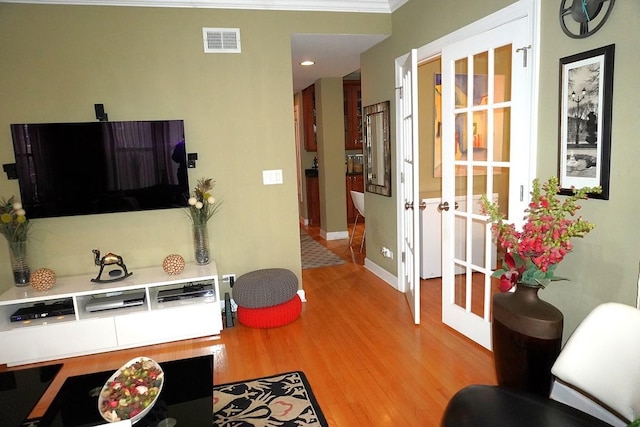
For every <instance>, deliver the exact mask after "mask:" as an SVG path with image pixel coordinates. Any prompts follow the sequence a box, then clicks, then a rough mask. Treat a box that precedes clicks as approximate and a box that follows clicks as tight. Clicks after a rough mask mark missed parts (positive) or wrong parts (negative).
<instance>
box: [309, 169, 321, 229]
mask: <svg viewBox="0 0 640 427" xmlns="http://www.w3.org/2000/svg"><path fill="white" fill-rule="evenodd" d="M306 178H307V219H308V220H309V225H313V226H316V227H317V226H319V225H320V183H319V181H318V175H317V173H316V174H315V176H314V175H307V176H306Z"/></svg>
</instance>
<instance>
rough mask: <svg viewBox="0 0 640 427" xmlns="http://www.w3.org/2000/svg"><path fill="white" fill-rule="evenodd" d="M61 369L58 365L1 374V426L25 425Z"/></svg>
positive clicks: (15, 426) (14, 426)
mask: <svg viewBox="0 0 640 427" xmlns="http://www.w3.org/2000/svg"><path fill="white" fill-rule="evenodd" d="M61 367H62V365H61V364H56V365H49V366H42V367H39V368H27V369H19V370H15V371H6V372H0V426H3V427H17V426H21V425H23V424H22V422H23V420H24V419H25V418H27V417H28V416H29V413H30V412H31V410H32V409H33V407H34V406H35V405H36V403H38V401H39V400H40V398H41V397H42V394H43V393H44V392H45V390H46V389H47V387H49V385H50V384H51V381H53V379H54V378H55V376H56V374H57V373H58V371H60V368H61Z"/></svg>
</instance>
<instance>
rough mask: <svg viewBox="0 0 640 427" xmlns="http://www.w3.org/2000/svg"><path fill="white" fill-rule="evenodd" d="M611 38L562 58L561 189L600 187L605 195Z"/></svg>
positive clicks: (605, 196) (599, 196)
mask: <svg viewBox="0 0 640 427" xmlns="http://www.w3.org/2000/svg"><path fill="white" fill-rule="evenodd" d="M614 54H615V45H614V44H611V45H608V46H603V47H600V48H597V49H592V50H589V51H586V52H582V53H578V54H575V55H571V56H567V57H565V58H561V59H560V113H559V116H560V126H559V132H560V134H559V138H558V140H559V150H558V157H559V159H558V179H559V182H560V187H561V190H560V194H566V195H570V194H573V189H574V188H575V189H580V188H584V187H601V188H602V192H601V193H589V197H591V198H597V199H603V200H609V178H610V168H611V116H612V103H613V64H614Z"/></svg>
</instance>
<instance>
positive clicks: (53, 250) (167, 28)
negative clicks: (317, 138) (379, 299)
mask: <svg viewBox="0 0 640 427" xmlns="http://www.w3.org/2000/svg"><path fill="white" fill-rule="evenodd" d="M390 24H391V18H390V16H389V15H384V14H355V13H318V12H274V11H253V10H221V9H203V8H147V7H145V8H136V7H101V6H58V5H25V4H11V3H0V52H2V53H1V57H2V60H1V61H0V76H1V77H0V163H3V164H4V163H12V162H14V155H13V148H12V142H11V133H10V130H9V124H11V123H28V122H56V121H93V120H95V115H94V111H93V104H95V103H102V104H104V105H105V108H106V111H107V112H108V114H109V118H110V120H114V121H115V120H138V119H169V118H171V119H173V118H180V119H184V120H185V134H186V140H187V145H188V150H189V151H190V152H197V153H198V155H199V160H198V163H197V168H196V169H190V170H189V179H190V182H191V184H192V185H191V186H192V187H193V186H194V185H195V182H196V180H197V179H198V178H199V177H202V176H208V177H212V178H213V179H214V180H216V182H217V185H216V191H215V193H216V196H217V197H219V198H220V199H223V200H224V204H223V206H222V208H221V209H220V211H219V213H218V214H217V215H216V216H215V217H214V218H213V219H212V220H211V222H210V228H209V231H210V241H211V244H212V248H213V257H214V258H215V259H216V261H217V264H218V271H219V273H220V274H226V273H236V274H238V275H239V274H243V273H245V272H248V271H251V270H254V269H258V268H266V267H284V268H289V269H291V270H292V271H294V272H296V274H297V275H298V276H299V277H300V276H301V268H300V247H299V238H298V200H297V187H296V185H297V181H296V169H295V144H294V127H293V126H292V122H293V120H292V117H293V99H294V96H293V91H292V84H291V47H290V36H291V34H292V33H337V34H345V33H355V34H377V33H382V34H385V33H386V34H388V33H389V32H390ZM203 27H238V28H240V33H241V40H242V53H241V54H205V53H203V43H202V28H203ZM303 167H308V165H304V164H303ZM268 169H282V171H283V176H284V184H283V185H270V186H264V185H263V184H262V171H263V170H268ZM12 194H15V195H19V189H18V183H17V181H9V180H7V179H6V177H5V176H4V175H3V177H0V197H9V196H11V195H12ZM93 248H100V249H101V250H102V251H105V252H114V253H118V254H120V255H122V256H123V257H124V260H125V262H126V263H127V266H128V267H129V269H130V270H132V271H133V272H134V274H135V269H136V268H138V267H146V266H154V265H160V264H161V262H162V260H163V258H164V257H165V256H166V255H168V254H170V253H180V254H183V256H184V257H185V258H186V259H187V261H192V260H193V253H192V252H193V251H192V242H191V236H190V223H189V220H188V218H187V217H186V216H185V214H184V213H183V212H182V211H181V210H166V211H154V212H139V213H119V214H108V215H93V216H82V217H69V218H56V219H42V220H34V221H33V235H32V244H31V260H32V262H31V264H32V267H33V268H39V267H49V268H52V269H53V270H54V271H56V273H57V274H58V275H59V276H66V275H75V274H97V268H96V267H95V266H94V265H93V257H92V254H91V249H93ZM7 258H8V254H7V247H6V245H3V244H0V260H3V261H4V260H7ZM10 286H12V276H11V271H10V268H9V263H8V261H5V262H0V290H2V289H6V288H8V287H10ZM222 291H223V292H224V291H225V289H224V287H223V289H222Z"/></svg>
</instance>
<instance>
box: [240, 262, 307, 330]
mask: <svg viewBox="0 0 640 427" xmlns="http://www.w3.org/2000/svg"><path fill="white" fill-rule="evenodd" d="M231 292H232V293H233V299H234V301H235V302H236V304H237V305H238V309H237V311H236V316H237V318H238V321H239V322H240V323H242V324H243V325H245V326H249V327H251V328H277V327H278V326H284V325H286V324H288V323H291V322H293V321H294V320H296V319H297V318H298V317H299V316H300V312H301V311H302V301H301V300H300V297H299V296H298V277H297V276H296V275H295V274H293V272H291V271H290V270H287V269H284V268H268V269H264V270H256V271H252V272H250V273H246V274H243V275H242V276H240V277H238V280H236V282H235V283H234V285H233V288H232V290H231Z"/></svg>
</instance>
